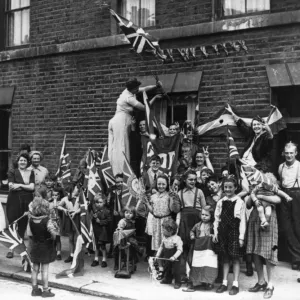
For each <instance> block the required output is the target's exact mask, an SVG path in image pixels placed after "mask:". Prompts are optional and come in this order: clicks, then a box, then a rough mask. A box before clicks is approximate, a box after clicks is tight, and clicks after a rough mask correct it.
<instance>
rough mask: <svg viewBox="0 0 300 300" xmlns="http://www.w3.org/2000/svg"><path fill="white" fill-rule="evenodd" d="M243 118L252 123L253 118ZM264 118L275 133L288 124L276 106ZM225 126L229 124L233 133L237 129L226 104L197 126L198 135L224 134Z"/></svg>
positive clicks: (247, 122) (249, 123) (233, 109)
mask: <svg viewBox="0 0 300 300" xmlns="http://www.w3.org/2000/svg"><path fill="white" fill-rule="evenodd" d="M226 106H227V107H230V106H229V104H227V105H226ZM230 108H231V109H232V111H233V112H234V113H236V110H235V108H233V107H230ZM236 114H237V113H236ZM237 115H238V114H237ZM241 119H242V120H243V121H244V122H245V123H246V124H247V125H249V126H250V125H251V121H252V118H242V117H241ZM262 119H263V120H264V121H265V122H266V124H268V125H269V126H270V128H271V130H272V133H273V134H277V133H278V132H279V131H280V130H282V129H284V128H286V124H285V122H284V119H283V117H282V114H281V113H280V111H279V110H278V108H277V107H275V106H272V109H271V111H270V113H269V115H268V116H267V117H264V118H262ZM224 126H228V127H229V128H230V130H231V132H232V133H233V132H234V131H236V129H237V126H236V123H235V121H234V119H233V117H232V115H231V114H230V113H229V112H228V111H227V110H226V108H225V106H224V107H222V108H221V109H220V110H219V111H218V112H216V113H215V114H213V115H212V116H211V117H210V118H209V119H208V120H207V121H205V122H202V123H200V124H198V126H197V127H196V131H197V133H198V135H207V136H217V135H222V134H224Z"/></svg>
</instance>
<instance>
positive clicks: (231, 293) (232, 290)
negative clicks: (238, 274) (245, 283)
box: [229, 285, 240, 296]
mask: <svg viewBox="0 0 300 300" xmlns="http://www.w3.org/2000/svg"><path fill="white" fill-rule="evenodd" d="M239 291H240V289H239V288H238V287H237V286H234V285H233V286H232V288H231V290H230V291H229V295H230V296H234V295H236V294H237V293H238V292H239Z"/></svg>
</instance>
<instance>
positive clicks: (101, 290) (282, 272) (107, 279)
mask: <svg viewBox="0 0 300 300" xmlns="http://www.w3.org/2000/svg"><path fill="white" fill-rule="evenodd" d="M62 245H63V249H62V257H63V260H61V261H55V262H53V263H52V264H50V268H49V285H50V286H51V287H52V288H54V289H55V288H58V289H64V290H69V291H73V292H80V293H83V294H87V295H92V296H99V297H104V298H109V299H120V300H123V299H124V300H129V299H130V300H131V299H132V300H140V299H143V300H148V299H149V300H152V299H157V300H159V299H172V300H177V299H178V300H179V299H180V300H194V299H195V300H196V299H199V298H200V297H203V298H205V299H206V300H210V299H211V300H214V299H216V300H217V299H222V300H226V299H232V296H229V295H228V292H225V293H224V294H216V293H215V289H216V288H215V289H214V290H213V291H196V292H194V293H184V292H182V288H181V289H179V290H175V289H174V288H173V286H172V285H161V284H160V283H159V282H153V281H152V280H151V279H150V275H149V273H148V268H147V267H148V266H147V263H145V262H140V263H138V267H137V271H136V272H135V273H134V274H132V277H131V278H130V279H120V278H115V277H114V274H115V271H113V260H112V259H109V260H108V267H107V268H101V267H100V266H97V267H91V266H90V265H91V263H92V261H93V257H90V256H88V255H86V256H85V265H84V275H83V276H78V277H73V278H60V279H57V278H55V275H56V274H58V273H59V272H61V271H62V270H65V269H67V268H68V267H70V264H67V263H64V259H66V258H67V256H68V251H67V247H68V240H67V238H66V237H62ZM6 253H7V248H5V247H4V246H3V245H0V266H1V268H0V276H3V277H7V278H12V279H14V280H20V281H27V282H30V276H31V275H30V273H26V272H24V271H23V269H22V267H21V258H20V257H18V256H17V255H16V256H15V257H14V258H13V259H7V258H6ZM245 271H246V270H245V265H244V264H242V265H241V275H240V292H239V294H237V295H236V296H235V297H234V299H236V300H239V299H240V300H261V299H263V293H262V292H260V293H255V294H253V293H249V292H248V291H247V289H248V288H249V287H251V286H253V285H254V284H255V283H256V282H257V277H256V273H254V276H252V277H246V276H245ZM298 277H300V273H299V272H298V271H292V270H291V268H290V265H289V264H287V263H279V265H278V266H277V267H276V269H275V275H274V281H273V282H274V286H275V290H274V295H273V298H272V299H274V300H279V299H280V300H281V299H285V298H286V299H289V300H300V289H299V288H300V283H297V278H298ZM231 282H232V274H231V275H230V278H229V287H230V283H231ZM216 287H217V285H216ZM54 289H53V290H54Z"/></svg>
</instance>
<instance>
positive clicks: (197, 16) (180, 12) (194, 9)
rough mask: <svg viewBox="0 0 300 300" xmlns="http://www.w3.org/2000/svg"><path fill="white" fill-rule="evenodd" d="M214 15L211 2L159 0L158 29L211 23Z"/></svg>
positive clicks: (157, 4)
mask: <svg viewBox="0 0 300 300" xmlns="http://www.w3.org/2000/svg"><path fill="white" fill-rule="evenodd" d="M211 15H212V1H211V0H181V1H176V0H164V1H162V0H157V1H156V25H157V26H156V27H157V28H163V27H177V26H184V25H191V24H198V23H203V22H209V21H210V20H211Z"/></svg>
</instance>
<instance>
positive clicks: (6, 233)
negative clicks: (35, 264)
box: [0, 222, 32, 268]
mask: <svg viewBox="0 0 300 300" xmlns="http://www.w3.org/2000/svg"><path fill="white" fill-rule="evenodd" d="M17 228H18V225H17V222H14V223H12V224H11V225H9V226H8V228H6V229H4V230H2V231H0V243H1V244H2V245H4V246H5V247H7V248H9V249H10V250H11V251H14V252H15V253H18V254H20V255H21V256H22V258H23V262H22V264H23V267H24V268H25V267H26V268H27V266H25V264H26V265H29V266H31V265H32V264H31V260H30V256H29V253H28V252H27V248H26V246H25V244H24V241H23V239H22V238H21V237H20V236H19V234H18V231H17Z"/></svg>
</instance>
